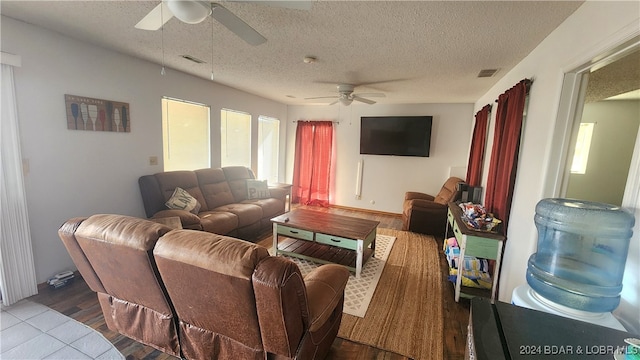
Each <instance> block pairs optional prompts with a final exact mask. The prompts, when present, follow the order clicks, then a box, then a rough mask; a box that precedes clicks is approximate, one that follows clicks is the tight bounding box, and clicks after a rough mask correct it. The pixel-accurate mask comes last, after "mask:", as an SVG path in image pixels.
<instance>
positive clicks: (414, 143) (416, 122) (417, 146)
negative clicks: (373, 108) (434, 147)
mask: <svg viewBox="0 0 640 360" xmlns="http://www.w3.org/2000/svg"><path fill="white" fill-rule="evenodd" d="M431 123H432V117H431V116H363V117H361V118H360V154H370V155H396V156H422V157H428V156H429V146H430V145H431Z"/></svg>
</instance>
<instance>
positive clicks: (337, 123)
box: [292, 120, 340, 125]
mask: <svg viewBox="0 0 640 360" xmlns="http://www.w3.org/2000/svg"><path fill="white" fill-rule="evenodd" d="M298 121H306V122H320V121H329V120H293V121H292V123H297V122H298ZM331 122H332V123H334V124H336V125H340V121H335V120H331Z"/></svg>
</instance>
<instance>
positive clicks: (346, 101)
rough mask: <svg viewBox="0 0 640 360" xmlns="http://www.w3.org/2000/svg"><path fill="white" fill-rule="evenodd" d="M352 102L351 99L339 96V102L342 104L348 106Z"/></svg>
mask: <svg viewBox="0 0 640 360" xmlns="http://www.w3.org/2000/svg"><path fill="white" fill-rule="evenodd" d="M352 102H353V99H350V98H348V97H340V103H341V104H342V105H344V106H349V105H351V103H352Z"/></svg>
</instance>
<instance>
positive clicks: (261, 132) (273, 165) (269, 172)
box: [257, 116, 280, 183]
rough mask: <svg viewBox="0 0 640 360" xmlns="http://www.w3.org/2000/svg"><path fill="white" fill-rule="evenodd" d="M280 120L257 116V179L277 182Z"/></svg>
mask: <svg viewBox="0 0 640 360" xmlns="http://www.w3.org/2000/svg"><path fill="white" fill-rule="evenodd" d="M279 149H280V120H278V119H275V118H270V117H267V116H259V117H258V175H257V177H258V179H262V180H267V181H268V182H269V183H277V182H278V155H279Z"/></svg>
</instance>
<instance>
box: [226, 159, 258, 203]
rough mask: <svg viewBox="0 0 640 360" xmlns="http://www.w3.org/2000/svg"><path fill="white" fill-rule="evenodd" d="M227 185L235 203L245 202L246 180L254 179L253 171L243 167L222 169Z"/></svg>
mask: <svg viewBox="0 0 640 360" xmlns="http://www.w3.org/2000/svg"><path fill="white" fill-rule="evenodd" d="M222 171H224V176H225V178H226V179H227V182H228V183H229V187H230V188H231V193H233V197H234V199H235V202H241V201H243V200H247V179H255V176H254V174H253V171H251V169H249V168H247V167H244V166H226V167H223V168H222Z"/></svg>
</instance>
